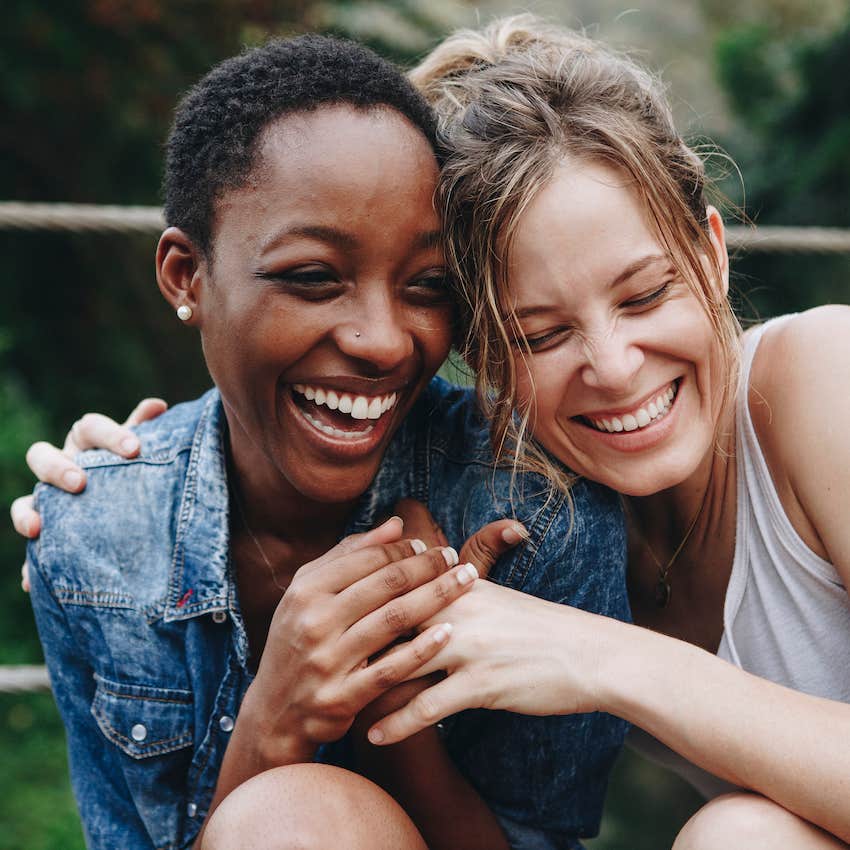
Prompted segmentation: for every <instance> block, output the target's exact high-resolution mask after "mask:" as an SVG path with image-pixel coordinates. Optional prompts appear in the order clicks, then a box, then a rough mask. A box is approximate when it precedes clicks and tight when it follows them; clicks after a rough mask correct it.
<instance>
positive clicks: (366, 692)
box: [352, 623, 452, 705]
mask: <svg viewBox="0 0 850 850" xmlns="http://www.w3.org/2000/svg"><path fill="white" fill-rule="evenodd" d="M451 633H452V625H451V623H439V624H436V625H434V626H431V628H430V629H427V630H426V631H424V632H422V634H421V635H417V636H416V637H415V638H414V639H413V640H411V641H408V642H407V643H404V644H400V645H399V646H398V647H396V649H395V651H393V652H391V653H387V654H386V655H384V656H382V657H381V658H379V659H378V660H377V661H375V662H373V663H372V664H370V665H369V666H368V667H365V668H363V669H362V670H361V671H359V672H357V673H355V674H354V676H353V677H352V681H353V684H354V688H355V689H356V691H357V693H358V696H357V699H358V701H360V702H362V703H363V704H364V705H366V704H368V703H370V702H372V701H373V700H374V699H376V698H377V697H378V696H379V695H380V694H382V693H384V692H385V691H387V690H389V689H390V688H392V687H395V686H396V685H398V684H400V683H402V682H405V681H407V680H409V679H412V678H413V677H414V676H415V675H416V671H417V670H419V668H420V667H422V665H423V664H427V663H428V662H429V661H431V660H432V659H433V658H434V657H435V656H436V655H437V653H438V652H440V650H441V649H442V648H443V647H444V646H445V645H446V643H447V642H448V640H449V637H450V636H451Z"/></svg>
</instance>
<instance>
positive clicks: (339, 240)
mask: <svg viewBox="0 0 850 850" xmlns="http://www.w3.org/2000/svg"><path fill="white" fill-rule="evenodd" d="M299 236H302V237H306V238H308V239H316V240H318V241H319V242H329V243H330V244H331V245H336V246H338V247H339V248H342V249H343V250H347V251H353V250H354V249H355V248H356V247H357V240H356V239H355V238H354V236H352V235H351V234H350V233H346V231H344V230H340V229H339V228H338V227H330V226H328V225H325V224H295V225H292V226H291V227H284V228H283V229H282V230H278V231H277V232H276V233H274V234H273V235H272V236H270V237H269V238H268V239H266V240H265V241H264V242H263V244H262V245H261V246H260V251H261V253H263V254H264V253H265V252H266V251H268V250H270V249H271V248H277V246H278V245H280V244H281V243H282V242H285V241H286V240H287V239H292V238H293V237H299Z"/></svg>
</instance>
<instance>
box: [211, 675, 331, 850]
mask: <svg viewBox="0 0 850 850" xmlns="http://www.w3.org/2000/svg"><path fill="white" fill-rule="evenodd" d="M252 697H253V695H252V691H251V689H250V688H249V689H248V692H247V694H246V695H245V699H244V700H243V701H242V706H241V708H240V711H239V716H238V718H237V720H236V725H235V726H234V727H233V732H232V734H231V737H230V741H229V742H228V745H227V749H226V751H225V753H224V758H223V759H222V763H221V770H220V771H219V774H218V780H217V782H216V786H215V791H214V793H213V797H212V800H211V801H210V807H209V810H208V812H207V815H206V818H205V820H204V824H203V826H202V827H201V830H200V832H199V833H198V837H197V839H196V840H195V844H194V847H195V848H196V850H198V848H200V847H201V846H202V841H203V836H204V831H205V830H206V827H207V824H208V823H209V820H210V817H211V816H212V814H213V812H215V810H216V809H217V808H218V807H219V805H220V804H221V803H222V802H223V801H224V799H225V798H226V797H227V795H228V794H230V793H231V792H232V791H234V790H235V789H236V788H237V787H238V786H240V785H241V784H242V783H243V782H247V781H248V780H249V779H251V778H252V777H254V776H258V775H259V774H261V773H263V772H264V771H266V770H271V769H272V768H275V767H284V766H285V765H288V764H301V763H305V762H310V761H313V758H314V755H315V750H316V748H315V747H314V746H311V745H310V744H309V743H308V742H307V741H306V740H304V739H302V738H297V737H296V736H291V737H288V738H281V737H280V736H278V735H275V734H274V732H273V731H271V730H270V729H266V728H265V727H264V723H263V721H262V713H261V711H260V710H259V708H258V707H256V706H255V705H254V700H253V698H252Z"/></svg>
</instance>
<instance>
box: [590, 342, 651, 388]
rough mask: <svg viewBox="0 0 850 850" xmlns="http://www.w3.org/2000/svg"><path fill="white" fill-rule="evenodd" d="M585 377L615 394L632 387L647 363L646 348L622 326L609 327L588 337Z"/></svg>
mask: <svg viewBox="0 0 850 850" xmlns="http://www.w3.org/2000/svg"><path fill="white" fill-rule="evenodd" d="M584 361H585V362H584V365H583V366H582V369H581V376H582V380H583V381H584V382H585V384H587V386H589V387H593V388H594V389H598V390H602V391H604V392H608V393H611V394H618V393H626V392H628V390H629V389H631V387H632V385H633V383H634V381H635V378H636V377H637V373H638V372H639V371H640V368H641V366H642V365H643V362H644V354H643V350H642V349H641V347H640V346H639V345H637V344H636V343H635V341H634V340H632V339H631V338H630V337H629V336H628V334H627V333H625V332H624V331H623V329H620V328H607V329H606V330H605V331H603V332H602V333H600V334H598V335H595V336H588V337H586V338H585V340H584Z"/></svg>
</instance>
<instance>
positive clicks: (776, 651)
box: [629, 316, 850, 797]
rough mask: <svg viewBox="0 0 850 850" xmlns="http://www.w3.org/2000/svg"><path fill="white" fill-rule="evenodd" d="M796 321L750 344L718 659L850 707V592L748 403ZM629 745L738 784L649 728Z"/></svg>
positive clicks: (692, 773)
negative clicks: (772, 458)
mask: <svg viewBox="0 0 850 850" xmlns="http://www.w3.org/2000/svg"><path fill="white" fill-rule="evenodd" d="M788 318H790V317H789V316H781V317H779V318H777V319H773V320H772V321H770V322H767V323H766V324H764V325H762V326H761V327H758V328H756V329H754V330H753V331H752V332H751V333H750V334H749V335H748V336H747V337H746V339H745V342H744V350H743V352H742V362H741V381H740V385H739V389H738V395H737V400H736V404H737V415H736V419H737V424H736V438H735V439H736V455H737V480H738V491H737V498H738V505H737V516H736V521H735V522H736V528H735V557H734V561H733V563H732V574H731V576H730V579H729V586H728V587H727V589H726V601H725V605H724V610H723V636H722V638H721V640H720V646H719V648H718V650H717V655H718V656H719V657H720V658H723V659H725V660H726V661H730V662H731V663H732V664H735V665H737V666H738V667H741V668H742V669H744V670H747V671H748V672H750V673H754V674H756V675H757V676H762V677H763V678H765V679H770V680H772V681H774V682H778V683H779V684H781V685H786V686H788V687H790V688H794V689H795V690H798V691H803V692H805V693H807V694H813V695H815V696H819V697H825V698H827V699H833V700H838V701H841V702H849V703H850V596H848V593H847V589H846V588H845V586H844V584H843V582H842V581H841V578H840V576H839V575H838V573H837V572H836V570H835V567H833V566H832V564H830V563H829V562H828V561H824V560H823V559H822V558H820V557H819V556H818V555H816V554H815V553H814V552H812V550H811V549H809V547H808V546H806V544H805V543H804V542H803V541H802V539H801V538H800V536H799V535H798V534H797V532H796V531H795V530H794V527H793V526H792V525H791V522H790V520H789V519H788V517H787V516H786V515H785V511H784V510H783V508H782V503H781V502H780V500H779V496H778V494H777V492H776V488H775V487H774V486H773V480H772V478H771V476H770V470H769V469H768V466H767V462H766V461H765V459H764V455H763V454H762V450H761V446H760V445H759V441H758V437H757V436H756V432H755V428H754V426H753V421H752V417H751V416H750V408H749V404H748V402H747V389H748V387H749V382H750V371H751V369H752V364H753V358H754V357H755V353H756V350H757V348H758V345H759V342H760V341H761V338H762V335H763V333H764V332H765V330H766V329H767V328H768V327H770V326H771V325H772V324H774V323H776V322H782V321H785V320H787V319H788ZM848 474H850V470H848ZM629 743H630V744H631V745H632V746H634V747H635V749H637V750H639V751H640V752H642V753H644V754H645V755H647V756H649V757H650V758H652V759H653V760H654V761H657V762H660V763H661V764H663V765H664V766H665V767H669V768H670V769H672V770H674V771H675V772H676V773H679V774H681V775H682V776H684V777H685V779H687V780H688V781H690V782H691V784H693V785H694V786H695V787H696V788H698V789H699V790H700V791H701V792H702V793H703V794H705V796H706V797H713V796H716V795H717V794H720V793H723V792H724V791H728V790H730V788H731V786H730V785H728V783H725V782H723V781H722V780H720V779H718V778H717V777H715V776H712V775H711V774H709V773H706V772H705V771H703V770H701V769H700V768H698V767H696V766H695V765H693V764H691V763H690V762H688V761H686V760H685V759H684V758H682V757H681V756H680V755H678V754H677V753H674V752H673V751H672V750H670V749H668V748H667V747H665V746H664V745H663V744H661V743H660V742H659V741H657V740H655V739H654V738H652V737H651V736H650V735H647V734H646V733H645V732H643V731H642V730H640V729H634V730H633V731H632V733H631V734H630V735H629Z"/></svg>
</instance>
